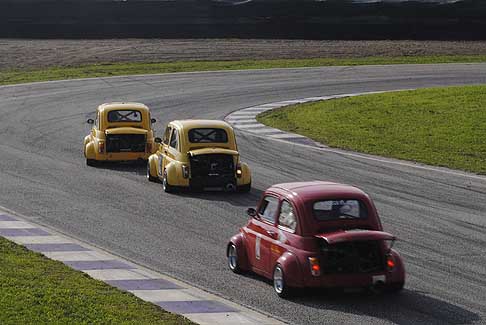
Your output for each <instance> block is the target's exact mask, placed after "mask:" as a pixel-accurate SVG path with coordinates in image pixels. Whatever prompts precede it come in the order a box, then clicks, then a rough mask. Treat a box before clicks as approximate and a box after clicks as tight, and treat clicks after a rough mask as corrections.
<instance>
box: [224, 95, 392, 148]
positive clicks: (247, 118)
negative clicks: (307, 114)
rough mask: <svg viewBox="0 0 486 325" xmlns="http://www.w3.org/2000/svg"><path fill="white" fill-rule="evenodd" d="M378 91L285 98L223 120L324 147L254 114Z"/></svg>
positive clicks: (256, 132)
mask: <svg viewBox="0 0 486 325" xmlns="http://www.w3.org/2000/svg"><path fill="white" fill-rule="evenodd" d="M379 93H383V92H382V91H373V92H366V93H355V94H345V95H334V96H322V97H307V98H302V99H296V100H286V101H282V102H275V103H268V104H263V105H258V106H252V107H247V108H244V109H241V110H239V111H235V112H233V113H231V114H229V115H227V116H226V117H225V118H224V120H225V121H226V122H228V123H230V124H231V125H233V127H234V128H235V129H239V130H241V131H245V132H249V133H252V134H254V135H258V136H265V137H269V138H273V139H278V140H281V141H285V142H289V143H298V144H304V145H308V146H312V147H320V148H326V147H327V146H325V145H323V144H322V143H319V142H316V141H314V140H312V139H309V138H307V137H305V136H303V135H300V134H295V133H290V132H284V131H282V130H279V129H275V128H272V127H269V126H266V125H265V124H261V123H258V122H257V120H256V116H257V115H258V114H260V113H263V112H267V111H271V110H273V109H277V108H281V107H285V106H290V105H295V104H303V103H309V102H317V101H321V100H329V99H336V98H345V97H354V96H360V95H369V94H379Z"/></svg>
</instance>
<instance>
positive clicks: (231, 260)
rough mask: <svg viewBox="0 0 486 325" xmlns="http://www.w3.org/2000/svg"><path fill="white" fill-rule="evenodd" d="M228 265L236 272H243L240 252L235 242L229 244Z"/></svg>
mask: <svg viewBox="0 0 486 325" xmlns="http://www.w3.org/2000/svg"><path fill="white" fill-rule="evenodd" d="M228 266H229V268H230V270H231V271H233V272H234V273H241V268H240V263H239V262H238V253H237V251H236V246H235V244H230V245H229V246H228Z"/></svg>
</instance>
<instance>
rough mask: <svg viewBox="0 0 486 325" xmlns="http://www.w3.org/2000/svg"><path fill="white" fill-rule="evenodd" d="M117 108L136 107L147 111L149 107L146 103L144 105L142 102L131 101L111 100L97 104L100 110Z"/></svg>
mask: <svg viewBox="0 0 486 325" xmlns="http://www.w3.org/2000/svg"><path fill="white" fill-rule="evenodd" d="M117 109H120V110H122V109H137V110H141V111H148V110H149V108H148V107H147V105H144V104H142V103H133V102H112V103H104V104H101V105H100V106H98V110H99V111H100V112H103V111H111V110H117Z"/></svg>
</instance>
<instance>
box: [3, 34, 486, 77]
mask: <svg viewBox="0 0 486 325" xmlns="http://www.w3.org/2000/svg"><path fill="white" fill-rule="evenodd" d="M421 55H486V41H474V42H470V41H467V42H466V41H463V42H462V41H461V42H458V41H310V40H261V39H258V40H254V39H245V40H237V39H183V40H177V39H103V40H64V39H53V40H31V39H0V71H5V70H22V69H41V68H44V67H52V66H77V65H84V64H93V63H113V62H171V61H190V60H210V61H213V60H245V59H292V58H295V59H302V58H359V57H370V56H378V57H379V56H384V57H397V56H421Z"/></svg>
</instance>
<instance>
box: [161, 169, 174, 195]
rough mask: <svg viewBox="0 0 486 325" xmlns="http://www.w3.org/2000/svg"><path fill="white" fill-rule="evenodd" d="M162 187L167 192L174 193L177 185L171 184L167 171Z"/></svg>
mask: <svg viewBox="0 0 486 325" xmlns="http://www.w3.org/2000/svg"><path fill="white" fill-rule="evenodd" d="M162 187H163V188H164V191H165V192H166V193H174V192H175V187H174V186H171V185H169V181H168V180H167V171H164V177H163V178H162Z"/></svg>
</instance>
